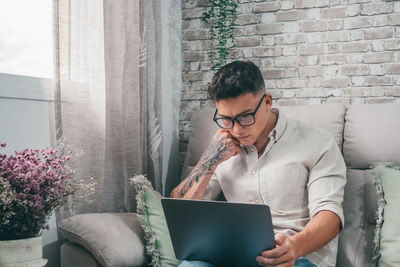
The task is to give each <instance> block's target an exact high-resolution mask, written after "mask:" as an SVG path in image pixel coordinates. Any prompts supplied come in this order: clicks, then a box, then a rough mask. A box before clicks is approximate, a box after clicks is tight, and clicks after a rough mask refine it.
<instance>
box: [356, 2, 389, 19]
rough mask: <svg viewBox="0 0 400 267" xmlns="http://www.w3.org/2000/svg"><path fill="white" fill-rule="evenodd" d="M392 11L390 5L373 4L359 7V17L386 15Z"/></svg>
mask: <svg viewBox="0 0 400 267" xmlns="http://www.w3.org/2000/svg"><path fill="white" fill-rule="evenodd" d="M392 11H393V7H392V5H391V3H373V4H364V5H361V15H363V16H372V15H380V14H388V13H391V12H392Z"/></svg>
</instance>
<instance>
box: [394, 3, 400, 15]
mask: <svg viewBox="0 0 400 267" xmlns="http://www.w3.org/2000/svg"><path fill="white" fill-rule="evenodd" d="M393 12H394V13H400V2H399V1H396V2H394V7H393Z"/></svg>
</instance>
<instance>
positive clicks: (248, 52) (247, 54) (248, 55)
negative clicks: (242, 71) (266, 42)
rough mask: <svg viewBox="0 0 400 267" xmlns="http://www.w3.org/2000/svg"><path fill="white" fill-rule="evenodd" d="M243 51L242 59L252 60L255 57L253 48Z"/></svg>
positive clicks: (243, 49) (245, 48)
mask: <svg viewBox="0 0 400 267" xmlns="http://www.w3.org/2000/svg"><path fill="white" fill-rule="evenodd" d="M241 51H242V57H244V58H252V57H253V55H254V53H253V52H254V49H253V47H243V48H242V49H241Z"/></svg>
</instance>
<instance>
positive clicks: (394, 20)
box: [389, 14, 400, 25]
mask: <svg viewBox="0 0 400 267" xmlns="http://www.w3.org/2000/svg"><path fill="white" fill-rule="evenodd" d="M389 25H400V14H393V15H389Z"/></svg>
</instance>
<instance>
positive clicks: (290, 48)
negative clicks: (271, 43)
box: [282, 45, 297, 56]
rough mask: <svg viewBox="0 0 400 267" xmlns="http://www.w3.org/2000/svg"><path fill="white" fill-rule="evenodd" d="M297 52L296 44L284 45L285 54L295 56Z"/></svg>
mask: <svg viewBox="0 0 400 267" xmlns="http://www.w3.org/2000/svg"><path fill="white" fill-rule="evenodd" d="M296 54H297V47H296V46H294V45H291V46H284V47H283V49H282V55H283V56H295V55H296Z"/></svg>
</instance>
